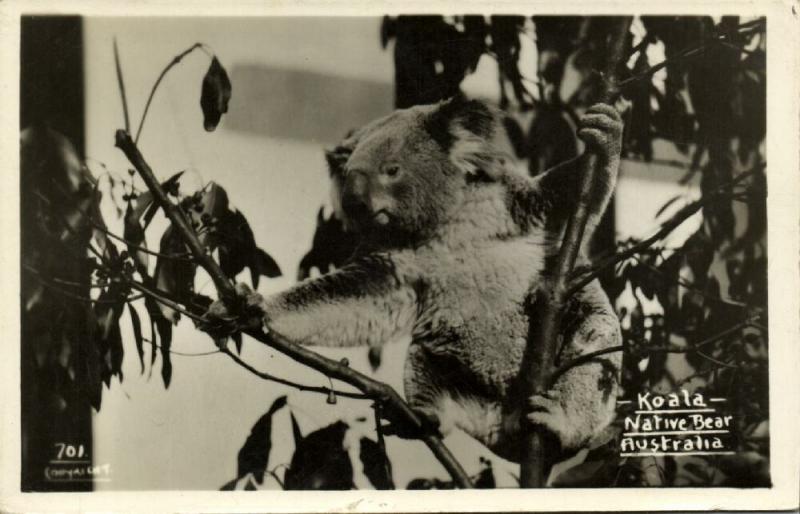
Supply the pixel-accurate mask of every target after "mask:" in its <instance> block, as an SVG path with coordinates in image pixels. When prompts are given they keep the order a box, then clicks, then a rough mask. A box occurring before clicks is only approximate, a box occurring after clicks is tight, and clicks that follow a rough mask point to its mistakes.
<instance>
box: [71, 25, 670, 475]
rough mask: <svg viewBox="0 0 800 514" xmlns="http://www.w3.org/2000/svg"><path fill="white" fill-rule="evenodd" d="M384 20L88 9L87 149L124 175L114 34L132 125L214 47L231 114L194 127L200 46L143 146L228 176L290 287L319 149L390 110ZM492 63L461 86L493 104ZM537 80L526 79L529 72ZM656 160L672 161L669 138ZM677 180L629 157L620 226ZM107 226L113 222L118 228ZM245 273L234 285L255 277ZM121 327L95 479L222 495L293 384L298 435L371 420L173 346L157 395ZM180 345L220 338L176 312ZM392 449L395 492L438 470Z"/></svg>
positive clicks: (459, 451) (159, 162) (471, 452)
mask: <svg viewBox="0 0 800 514" xmlns="http://www.w3.org/2000/svg"><path fill="white" fill-rule="evenodd" d="M379 25H380V20H379V19H378V18H340V19H337V20H336V21H335V22H334V21H332V20H331V19H321V18H303V19H298V18H288V19H263V18H262V19H259V18H247V19H245V18H221V19H220V18H215V19H200V18H197V19H169V18H158V19H137V18H87V19H86V20H85V37H86V88H87V113H86V114H87V139H86V140H87V154H88V156H89V157H91V158H93V159H97V160H99V161H103V162H104V163H106V164H107V165H108V166H109V168H110V169H112V170H116V171H117V172H119V173H121V174H125V171H126V170H127V168H128V166H127V163H126V161H125V159H124V157H123V156H122V154H121V152H119V151H118V150H116V149H115V148H114V147H113V134H114V131H115V130H116V129H117V128H120V127H122V125H123V121H122V120H123V116H122V109H121V103H120V100H119V95H118V89H117V85H116V77H115V73H114V63H113V53H112V39H113V37H116V38H117V42H118V44H119V52H120V57H121V61H122V65H123V72H124V76H125V82H126V86H127V93H128V101H129V105H130V110H131V118H132V124H133V125H134V127H135V126H136V125H137V124H138V120H139V117H140V113H141V110H142V108H143V106H144V102H145V100H146V98H147V94H148V92H149V90H150V86H151V85H152V82H153V81H154V80H155V78H156V76H157V74H158V73H159V72H160V70H161V69H162V67H163V66H164V65H166V64H167V63H168V62H169V61H170V59H171V58H172V57H173V56H174V55H176V54H177V53H179V52H180V51H182V50H183V49H185V48H187V47H188V46H190V45H191V44H193V43H194V42H196V41H202V42H204V43H206V44H208V45H209V46H210V47H211V48H213V49H214V51H215V52H216V53H217V55H218V56H219V58H220V60H221V62H222V63H223V65H224V66H225V67H226V68H227V70H228V72H229V74H230V77H231V81H232V83H233V97H232V99H231V104H230V113H229V114H228V115H227V116H224V117H223V119H222V122H221V125H220V127H219V128H218V129H217V131H216V132H213V133H207V132H205V131H204V130H203V128H202V114H201V111H200V108H199V97H200V84H201V80H202V76H203V74H204V73H205V70H206V68H207V67H208V62H209V61H208V58H207V57H206V56H205V55H204V54H203V53H201V52H195V53H193V54H191V55H190V56H188V57H187V58H185V60H184V62H183V63H181V64H180V65H179V66H178V67H177V68H176V69H174V70H173V71H172V72H170V74H169V75H168V76H167V78H166V79H165V81H164V83H163V85H162V87H161V89H160V90H159V91H158V93H157V95H156V97H155V100H154V102H153V105H152V106H151V111H150V114H149V115H148V121H147V125H146V127H145V130H144V132H143V136H142V139H141V141H140V146H141V150H142V152H143V154H144V155H145V156H146V158H147V159H148V161H149V163H150V164H151V166H152V167H153V168H154V170H155V171H156V173H157V174H158V175H159V176H160V177H162V178H166V177H168V176H169V175H171V174H173V173H175V172H177V171H179V170H182V169H187V168H189V169H192V170H195V171H196V173H192V172H189V173H188V174H187V176H188V175H191V177H189V178H190V179H192V178H193V179H194V180H195V181H196V182H199V180H203V181H211V180H213V181H216V182H218V183H220V184H221V185H223V186H224V187H225V189H226V190H227V191H228V194H229V197H230V199H231V200H232V202H233V203H234V204H235V205H236V206H237V207H238V208H239V209H240V210H241V211H242V212H243V213H244V215H245V216H246V217H247V218H248V220H249V221H250V224H251V226H252V228H253V231H254V233H255V236H256V241H257V243H258V244H259V245H260V246H261V247H263V248H264V249H265V250H267V251H268V252H269V253H270V254H271V255H272V256H273V257H274V258H275V259H276V260H277V261H278V263H279V264H280V266H281V268H282V270H283V272H284V277H282V278H280V279H278V280H264V281H262V285H261V287H260V290H261V292H262V293H265V294H267V293H270V292H274V291H278V290H281V289H284V288H286V287H288V286H289V285H290V284H291V283H292V282H293V280H294V276H295V273H296V269H297V263H298V261H299V260H300V258H301V257H302V255H303V254H304V253H305V252H306V251H307V250H308V249H309V247H310V243H311V238H312V235H313V232H314V228H315V214H316V211H317V209H318V208H319V206H320V204H321V203H323V202H325V201H326V199H327V196H328V186H327V181H326V171H325V164H324V158H323V153H322V149H323V148H324V147H325V146H326V145H330V144H331V143H334V142H335V141H336V140H337V138H339V137H340V136H341V135H343V134H344V133H345V132H346V131H347V130H349V129H350V128H353V127H355V126H358V125H359V124H362V123H364V122H366V121H368V120H370V119H373V118H375V117H378V116H380V115H383V114H385V113H387V112H389V111H390V110H391V108H392V101H393V89H392V87H393V86H392V83H393V69H392V53H391V51H390V50H386V51H384V50H382V49H381V48H380V45H379V40H378V30H379ZM525 51H526V52H530V51H532V49H531V48H530V47H528V48H526V50H525ZM526 58H527V57H526ZM528 59H529V61H530V62H533V59H531V58H528ZM493 66H494V63H493V62H492V61H491V60H489V59H484V61H482V64H481V68H480V70H479V73H478V74H476V75H475V76H473V77H470V78H469V79H468V81H467V89H468V92H470V93H472V94H479V95H490V96H493V97H495V98H496V96H494V88H496V75H495V71H494V69H493ZM530 76H535V75H534V74H533V73H532V72H531V73H530ZM659 148H661V147H659ZM658 153H659V154H661V155H658V156H659V157H664V158H674V157H675V156H674V155H670V154H669V149H668V148H667V147H664V148H663V149H661V150H660V151H659V152H658ZM680 174H681V173H680V172H678V171H677V170H675V169H671V168H666V167H661V168H658V167H648V166H644V165H639V164H633V163H626V164H625V167H624V170H623V179H622V180H621V183H620V187H619V190H618V193H617V205H618V207H617V220H618V221H617V223H618V232H620V235H622V236H625V237H627V236H628V235H631V234H636V235H641V234H642V233H643V232H645V231H647V230H649V229H651V228H652V227H653V226H654V225H655V222H654V214H655V211H656V210H657V209H658V207H659V206H661V205H662V204H663V203H664V202H665V201H666V200H667V199H668V198H670V197H671V196H673V195H674V194H676V193H677V192H680V191H681V190H682V188H680V187H678V186H674V184H675V183H676V181H677V179H678V177H679V176H680ZM200 177H201V179H200ZM619 206H622V207H624V208H620V207H619ZM163 226H164V221H163V219H157V220H156V221H155V222H154V229H153V230H152V231H151V234H152V236H155V237H152V238H151V239H150V240H149V244H150V245H151V246H157V244H158V240H157V235H158V227H163ZM111 228H112V229H113V230H115V231H116V232H118V233H121V231H122V229H121V226H120V225H116V226H114V225H113V224H112V225H111ZM245 276H246V274H245V275H243V276H242V277H241V278H242V280H243V281H244V280H248V279H246V278H245ZM196 284H197V286H198V287H199V288H200V289H201V291H202V292H204V293H206V294H211V293H212V292H213V287H212V286H211V284H210V283H209V282H208V280H207V277H203V276H199V277H198V279H197V283H196ZM122 326H123V339H124V341H125V343H126V360H125V364H124V369H123V371H124V375H125V380H124V382H123V383H122V384H119V383H117V382H116V380H115V382H114V383H112V387H111V389H110V390H105V391H104V393H103V405H102V409H101V411H100V413H99V414H97V415H96V416H95V417H94V433H95V441H94V447H95V455H94V456H93V459H94V462H95V464H104V463H110V464H111V468H112V471H111V477H112V481H111V482H109V483H101V484H98V488H104V489H217V488H219V487H220V486H221V485H222V484H223V483H225V482H227V481H228V480H230V479H232V478H233V477H234V476H235V473H236V453H237V451H238V450H239V448H240V446H241V445H242V443H243V442H244V439H245V438H246V437H247V435H248V433H249V431H250V427H251V426H252V424H253V423H254V422H255V421H256V420H257V419H258V417H259V416H260V415H261V414H263V413H264V412H265V411H266V410H267V408H268V407H269V405H270V404H271V403H272V401H273V399H274V398H276V397H277V396H278V395H280V394H286V393H289V397H290V404H291V405H292V406H293V408H295V410H296V411H298V412H299V413H300V415H301V420H300V421H301V423H302V424H303V428H304V429H306V430H311V429H313V428H314V427H320V426H324V425H325V424H327V423H328V422H330V421H332V420H334V419H336V418H337V417H340V416H341V415H342V414H343V413H344V414H345V415H346V416H347V417H349V418H354V417H356V416H357V415H359V414H365V413H366V414H370V413H371V411H370V410H369V409H368V404H367V403H366V402H349V403H348V404H347V406H346V405H345V402H342V401H340V404H339V405H336V406H329V405H327V404H326V403H325V399H324V398H323V397H320V396H316V395H308V394H299V393H296V392H293V391H290V390H287V389H286V388H284V387H280V386H277V385H275V384H272V383H268V382H265V381H263V380H261V379H259V378H257V377H254V376H253V375H251V374H249V373H248V372H247V371H245V370H243V369H241V368H239V367H238V366H236V364H235V363H233V362H232V361H230V360H229V359H227V358H226V357H225V356H224V355H220V354H216V355H207V356H191V357H190V356H181V355H173V359H172V360H173V366H174V373H173V380H172V385H171V386H170V388H169V390H164V387H163V385H162V383H161V379H160V376H159V370H160V359H159V361H158V362H157V363H156V367H155V370H154V372H153V375H152V378H151V377H148V375H147V373H145V375H144V376H141V375H140V374H139V363H138V361H137V359H136V357H135V355H136V351H135V348H134V346H133V337H132V335H131V332H130V330H129V320H128V318H127V314H126V315H125V316H124V317H123V319H122ZM173 350H176V351H180V352H207V351H212V350H214V346H213V343H212V341H211V340H210V339H209V338H208V337H207V336H205V335H204V334H202V333H200V332H198V331H196V330H195V329H194V327H193V325H192V324H191V323H190V322H186V321H182V322H181V323H180V325H179V326H178V327H177V328H176V331H175V337H174V342H173ZM404 351H405V346H404V344H403V343H402V342H399V343H397V344H394V345H390V346H389V347H388V348H387V350H386V352H385V354H384V365H383V366H382V368H381V369H380V370H379V371H378V373H377V375H376V376H377V377H378V378H379V379H381V380H386V381H388V382H389V383H391V384H392V385H394V386H395V387H398V388H401V383H400V375H401V368H402V366H401V363H402V360H403V355H404ZM325 353H326V354H327V355H330V356H335V357H337V358H338V357H341V356H347V357H348V358H349V360H350V362H351V365H352V366H353V367H355V368H357V369H360V370H368V369H369V367H368V365H367V361H366V352H365V350H363V349H356V350H351V351H336V352H333V351H327V352H325ZM243 357H244V358H245V359H246V360H247V361H248V362H251V363H253V364H254V365H256V366H257V367H259V368H260V369H263V370H264V371H269V372H272V373H275V374H279V375H281V376H286V377H291V378H293V379H295V380H298V381H302V382H305V383H309V384H319V385H322V384H326V383H327V380H326V379H325V378H324V377H322V376H320V375H319V374H317V373H315V372H310V371H307V370H306V369H304V368H302V367H301V366H298V365H295V364H293V363H292V362H291V361H289V360H288V359H286V358H283V357H282V356H280V355H279V354H277V353H275V352H271V351H269V349H267V348H266V347H263V346H261V345H260V344H258V343H255V342H253V341H247V340H246V341H245V348H244V352H243ZM303 413H306V415H305V416H303ZM280 416H281V415H279V418H278V427H277V428H276V433H278V434H279V436H278V437H277V438H276V439H279V440H283V439H284V438H283V436H286V438H285V441H284V442H285V444H278V445H275V446H274V447H273V457H272V459H271V463H272V464H273V465H275V464H277V463H280V462H288V460H289V456H290V455H291V451H292V446H291V444H290V443H289V442H288V440H289V439H290V431H289V426H288V424H286V422H287V420H286V419H285V418H286V416H283V418H281V417H280ZM370 419H371V417H370ZM367 425H369V423H367ZM447 443H448V445H449V446H451V448H452V449H453V451H454V452H456V455H457V457H458V456H459V455H460V456H462V457H463V458H462V459H461V460H462V462H464V463H465V465H466V466H467V467H468V468H470V467H472V468H474V464H471V463H476V462H477V456H476V452H481V453H483V454H486V451H485V450H483V449H478V448H477V446H476V443H473V442H471V441H469V440H467V438H466V437H464V436H455V437H453V438H450V439H448V441H447ZM388 445H389V448H388V449H389V453H390V458H391V459H392V461H393V464H394V471H395V480H396V483H397V485H398V486H404V485H405V484H406V483H407V482H408V480H410V479H411V478H414V477H417V476H433V475H438V476H439V477H441V478H446V476H445V475H444V473H443V470H442V469H441V468H440V466H439V465H438V463H436V462H435V461H434V460H433V459H432V458H431V457H430V455H429V453H428V451H427V449H426V448H425V447H424V446H423V445H422V444H421V443H417V442H408V441H398V440H396V439H395V438H389V441H388ZM486 455H488V454H486ZM466 457H469V458H466ZM496 465H497V466H502V463H499V462H498V463H497V464H496ZM511 469H512V470H513V467H511Z"/></svg>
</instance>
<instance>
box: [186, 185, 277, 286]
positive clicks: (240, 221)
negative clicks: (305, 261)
mask: <svg viewBox="0 0 800 514" xmlns="http://www.w3.org/2000/svg"><path fill="white" fill-rule="evenodd" d="M183 207H184V211H185V212H187V213H188V216H189V218H190V219H191V221H192V224H193V225H194V226H195V227H196V228H198V229H199V228H201V227H202V228H203V229H204V230H203V232H202V233H201V235H200V242H201V243H203V244H204V245H205V246H206V247H207V248H208V249H209V251H211V250H215V249H216V250H218V251H219V264H220V267H221V268H222V271H223V272H225V274H226V275H227V276H228V277H230V278H234V277H236V275H238V274H239V273H240V272H241V271H242V270H243V269H244V268H245V267H247V268H249V269H250V273H251V277H252V283H253V288H257V287H258V282H259V277H261V276H266V277H269V278H274V277H279V276H280V275H281V270H280V267H279V266H278V264H277V263H276V262H275V260H274V259H273V258H272V257H271V256H270V255H268V254H267V253H266V252H264V250H262V249H260V248H258V247H257V246H256V241H255V237H254V235H253V230H252V229H251V228H250V224H249V223H248V222H247V219H246V218H245V217H244V215H243V214H242V213H241V211H239V210H236V209H233V210H232V209H231V208H230V207H229V202H228V194H227V192H226V191H225V189H224V188H222V187H221V186H220V185H218V184H216V183H213V182H211V183H210V184H209V185H208V186H207V187H206V188H205V190H204V191H202V192H200V193H199V194H197V195H194V196H193V197H192V198H191V199H188V200H187V201H186V202H185V205H183Z"/></svg>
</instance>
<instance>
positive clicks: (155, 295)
mask: <svg viewBox="0 0 800 514" xmlns="http://www.w3.org/2000/svg"><path fill="white" fill-rule="evenodd" d="M126 283H127V284H129V285H130V286H131V287H132V288H133V289H136V290H137V291H141V292H142V293H144V294H146V295H148V296H150V297H151V298H152V299H153V300H155V301H157V302H158V303H160V304H162V305H165V306H167V307H169V308H170V309H172V310H174V311H177V312H180V313H181V314H183V315H184V316H186V317H187V318H189V319H192V320H194V321H197V322H198V323H202V322H204V321H205V319H203V317H202V316H200V315H198V314H195V313H194V312H190V311H188V310H186V309H184V308H183V307H182V306H181V305H180V304H179V303H178V302H176V301H174V300H172V299H170V298H167V297H166V296H164V295H162V294H161V292H160V291H156V290H153V289H151V288H149V287H147V286H146V285H144V284H142V283H141V282H137V281H135V280H128V281H126Z"/></svg>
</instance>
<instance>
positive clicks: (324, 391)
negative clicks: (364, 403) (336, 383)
mask: <svg viewBox="0 0 800 514" xmlns="http://www.w3.org/2000/svg"><path fill="white" fill-rule="evenodd" d="M219 352H220V353H224V354H225V355H227V356H228V357H230V358H231V359H232V360H233V361H234V362H235V363H237V364H238V365H239V366H241V367H243V368H244V369H246V370H247V371H249V372H250V373H252V374H254V375H256V376H258V377H261V378H263V379H264V380H269V381H271V382H275V383H278V384H281V385H285V386H289V387H293V388H295V389H297V390H299V391H307V392H312V393H322V394H325V395H328V394H330V393H333V394H334V395H336V396H342V397H344V398H355V399H357V400H365V399H368V398H369V397H368V396H365V395H363V394H361V393H353V392H350V391H340V390H338V389H331V388H330V387H325V386H310V385H305V384H300V383H297V382H292V381H291V380H287V379H285V378H281V377H276V376H275V375H272V374H270V373H265V372H263V371H259V370H257V369H256V368H254V367H253V366H251V365H250V364H248V363H246V362H245V361H244V360H242V359H241V358H240V357H239V356H238V355H236V354H235V353H233V352H231V351H230V350H228V349H227V348H220V350H219Z"/></svg>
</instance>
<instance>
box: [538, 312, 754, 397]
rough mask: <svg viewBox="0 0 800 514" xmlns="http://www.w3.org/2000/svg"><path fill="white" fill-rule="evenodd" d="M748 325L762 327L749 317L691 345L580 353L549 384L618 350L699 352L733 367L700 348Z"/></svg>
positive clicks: (640, 354) (623, 348)
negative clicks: (577, 367) (576, 368)
mask: <svg viewBox="0 0 800 514" xmlns="http://www.w3.org/2000/svg"><path fill="white" fill-rule="evenodd" d="M747 327H760V325H759V324H758V322H757V321H756V318H750V319H747V320H745V321H742V322H741V323H737V324H735V325H733V326H732V327H729V328H727V329H725V330H723V331H722V332H720V333H718V334H715V335H713V336H711V337H709V338H707V339H704V340H703V341H700V342H698V343H694V344H692V345H691V346H675V345H669V346H652V347H647V346H641V347H638V348H629V347H626V345H617V346H610V347H608V348H603V349H601V350H595V351H593V352H589V353H584V354H581V355H578V356H577V357H574V358H572V359H570V360H568V361H567V362H565V363H563V364H561V365H560V366H558V367H557V368H556V369H555V370H554V371H553V374H552V376H551V377H550V384H549V386H550V387H552V386H553V384H554V383H555V382H556V380H558V378H559V377H560V376H561V375H563V374H564V373H566V372H567V371H569V370H570V369H572V368H574V367H575V366H580V365H581V364H586V363H587V362H591V361H593V360H595V359H597V358H598V357H602V356H603V355H609V354H611V353H616V352H628V354H630V355H633V356H638V357H645V356H647V355H650V354H654V353H697V354H699V355H701V356H702V357H703V358H705V359H706V360H709V361H711V362H714V363H716V364H719V365H722V366H726V367H731V364H730V363H723V362H720V361H718V360H716V359H714V358H713V357H710V356H709V355H706V354H705V353H703V352H701V351H700V350H699V348H702V347H704V346H708V345H709V344H712V343H716V342H717V341H719V340H721V339H724V338H726V337H728V336H730V335H732V334H735V333H737V332H739V331H740V330H742V329H743V328H747Z"/></svg>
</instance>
